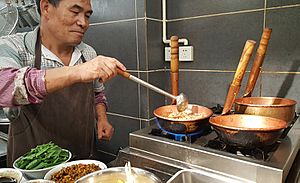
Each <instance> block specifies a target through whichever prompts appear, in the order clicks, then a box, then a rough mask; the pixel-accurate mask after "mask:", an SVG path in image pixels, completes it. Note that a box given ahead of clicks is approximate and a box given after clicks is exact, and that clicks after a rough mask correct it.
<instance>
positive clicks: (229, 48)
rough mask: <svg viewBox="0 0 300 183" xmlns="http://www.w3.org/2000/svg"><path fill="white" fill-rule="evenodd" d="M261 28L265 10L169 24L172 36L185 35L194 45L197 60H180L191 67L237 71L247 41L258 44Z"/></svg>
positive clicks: (183, 66) (181, 65)
mask: <svg viewBox="0 0 300 183" xmlns="http://www.w3.org/2000/svg"><path fill="white" fill-rule="evenodd" d="M245 20H246V21H245ZM262 30H263V12H253V13H244V14H234V15H226V16H217V17H209V18H200V19H193V20H186V21H178V22H171V23H168V34H169V35H171V34H173V35H178V36H179V37H185V38H187V39H189V44H190V45H192V46H194V61H193V62H185V63H183V62H181V63H180V68H191V69H229V70H235V68H236V65H237V63H238V62H239V60H240V57H241V54H242V50H243V48H244V45H245V42H246V40H248V39H252V40H255V41H256V42H257V44H258V43H259V40H260V37H261V33H262Z"/></svg>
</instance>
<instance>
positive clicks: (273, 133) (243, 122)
mask: <svg viewBox="0 0 300 183" xmlns="http://www.w3.org/2000/svg"><path fill="white" fill-rule="evenodd" d="M247 43H249V42H248V41H247V42H246V45H245V48H244V51H243V53H242V57H241V60H240V63H239V66H238V68H237V71H236V74H235V76H234V79H233V82H232V84H231V86H230V87H231V88H230V89H229V91H228V94H227V98H226V101H225V104H224V108H223V112H222V115H221V116H217V117H211V118H210V119H209V123H210V124H211V125H212V127H213V129H214V130H215V131H216V133H217V134H218V136H219V138H220V139H221V140H222V141H223V142H224V143H226V144H229V145H237V146H239V147H243V148H255V147H259V146H265V145H269V144H272V143H274V142H275V141H276V140H277V139H278V138H279V137H280V136H281V134H282V132H283V129H284V128H286V127H287V123H286V121H283V120H280V119H276V118H271V117H265V116H257V115H246V114H229V113H230V109H231V107H232V104H233V102H234V100H235V96H237V95H238V91H239V90H238V89H239V87H234V86H235V85H234V84H236V86H240V84H241V81H242V79H243V76H244V72H245V68H246V67H247V64H244V65H243V67H240V65H241V63H243V62H245V61H246V62H248V61H249V59H250V56H251V54H252V52H253V48H254V43H253V42H252V44H250V45H249V44H248V45H247ZM250 46H251V47H250ZM247 47H248V48H247ZM249 47H250V48H251V49H249ZM245 50H248V53H247V52H245ZM244 54H248V56H247V57H245V56H244ZM236 88H237V89H236ZM226 114H229V115H226Z"/></svg>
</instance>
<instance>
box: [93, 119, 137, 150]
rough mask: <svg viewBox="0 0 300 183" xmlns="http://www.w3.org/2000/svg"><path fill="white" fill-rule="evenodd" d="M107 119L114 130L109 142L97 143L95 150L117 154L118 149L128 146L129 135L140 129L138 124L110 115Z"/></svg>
mask: <svg viewBox="0 0 300 183" xmlns="http://www.w3.org/2000/svg"><path fill="white" fill-rule="evenodd" d="M108 118H109V121H110V122H111V123H112V125H113V127H114V128H115V132H114V135H113V137H112V139H111V140H110V141H98V143H97V149H99V150H103V151H105V152H109V153H112V154H117V152H118V150H119V149H120V148H124V147H127V146H128V139H129V133H130V132H134V131H136V130H138V129H140V122H139V121H138V120H133V119H128V118H123V117H117V116H111V115H109V116H108Z"/></svg>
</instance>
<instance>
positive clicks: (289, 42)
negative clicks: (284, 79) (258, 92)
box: [263, 7, 300, 72]
mask: <svg viewBox="0 0 300 183" xmlns="http://www.w3.org/2000/svg"><path fill="white" fill-rule="evenodd" d="M299 17H300V7H296V8H285V9H277V10H270V11H267V15H266V24H267V26H268V27H270V28H272V35H271V39H270V43H269V48H268V53H267V56H266V60H265V62H264V66H263V67H264V69H265V70H272V71H291V72H293V71H299V65H298V64H297V63H299V62H300V51H299V50H300V44H299V42H300V36H299V31H298V30H300V18H299Z"/></svg>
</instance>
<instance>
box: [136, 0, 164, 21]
mask: <svg viewBox="0 0 300 183" xmlns="http://www.w3.org/2000/svg"><path fill="white" fill-rule="evenodd" d="M138 1H139V0H138ZM145 1H146V16H147V17H150V18H157V19H162V1H161V0H145Z"/></svg>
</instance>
